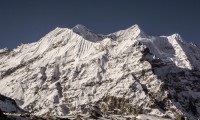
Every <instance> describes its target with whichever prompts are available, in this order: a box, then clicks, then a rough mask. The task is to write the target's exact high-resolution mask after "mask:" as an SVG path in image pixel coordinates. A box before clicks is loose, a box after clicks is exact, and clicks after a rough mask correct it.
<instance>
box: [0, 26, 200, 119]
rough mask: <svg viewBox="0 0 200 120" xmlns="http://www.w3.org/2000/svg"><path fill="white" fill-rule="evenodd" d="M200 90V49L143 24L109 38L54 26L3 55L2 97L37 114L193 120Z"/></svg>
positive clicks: (199, 112) (198, 110)
mask: <svg viewBox="0 0 200 120" xmlns="http://www.w3.org/2000/svg"><path fill="white" fill-rule="evenodd" d="M199 86H200V49H199V48H198V47H197V46H195V45H194V44H189V43H187V42H185V41H184V40H183V39H182V38H181V37H180V35H178V34H173V35H171V36H149V35H147V34H146V33H145V32H143V31H142V30H141V29H140V27H139V26H138V25H134V26H132V27H130V28H128V29H125V30H120V31H118V32H115V33H111V34H109V35H99V34H96V33H94V32H93V31H91V30H89V29H88V28H86V27H85V26H83V25H76V26H75V27H73V28H72V29H68V28H56V29H55V30H53V31H51V32H50V33H48V34H47V35H46V36H44V37H43V38H41V39H40V40H39V41H38V42H35V43H30V44H21V45H20V46H18V47H17V48H15V49H13V50H12V51H8V50H7V49H2V50H0V93H1V94H3V95H5V96H8V97H11V98H13V99H14V100H15V101H16V102H17V104H18V105H19V106H20V107H21V108H22V109H24V110H28V111H29V112H31V113H33V114H34V115H46V116H49V115H50V116H52V115H55V116H65V115H77V114H87V113H91V111H93V112H94V111H95V115H97V116H98V117H100V116H103V117H105V116H111V115H122V116H130V115H131V116H132V117H136V118H137V119H142V118H143V117H144V116H148V117H149V118H151V117H153V118H152V119H155V117H157V118H158V119H178V118H184V117H186V118H188V119H189V120H196V119H197V118H198V117H199V116H200V88H199Z"/></svg>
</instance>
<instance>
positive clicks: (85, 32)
mask: <svg viewBox="0 0 200 120" xmlns="http://www.w3.org/2000/svg"><path fill="white" fill-rule="evenodd" d="M72 31H73V32H75V33H76V34H78V35H80V36H82V37H83V38H84V39H86V40H89V41H92V42H95V41H99V40H100V39H101V38H102V37H101V36H100V35H97V34H96V33H94V32H93V31H92V30H90V29H88V28H87V27H85V26H84V25H81V24H77V25H75V26H74V27H73V28H72Z"/></svg>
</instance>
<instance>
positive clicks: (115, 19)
mask: <svg viewBox="0 0 200 120" xmlns="http://www.w3.org/2000/svg"><path fill="white" fill-rule="evenodd" d="M76 24H82V25H84V26H86V27H87V28H89V29H91V30H93V31H94V32H96V33H99V34H109V33H112V32H116V31H118V30H121V29H126V28H128V27H130V26H132V25H134V24H138V25H139V26H140V27H141V28H142V30H143V31H144V32H145V33H147V34H148V35H152V36H160V35H171V34H173V33H179V34H180V35H181V36H182V38H183V39H184V40H185V41H187V42H193V43H195V44H197V45H198V46H199V45H200V36H199V35H200V0H0V48H4V47H7V48H9V49H13V48H15V47H16V46H17V45H20V44H21V43H31V42H36V41H38V40H39V39H40V38H42V37H43V36H44V35H46V34H47V33H48V32H50V31H51V30H53V29H55V28H56V27H62V28H72V27H73V26H75V25H76Z"/></svg>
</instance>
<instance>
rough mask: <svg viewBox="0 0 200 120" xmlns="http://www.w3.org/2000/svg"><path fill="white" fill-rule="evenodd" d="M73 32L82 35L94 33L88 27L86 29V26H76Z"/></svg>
mask: <svg viewBox="0 0 200 120" xmlns="http://www.w3.org/2000/svg"><path fill="white" fill-rule="evenodd" d="M72 30H73V31H74V32H75V33H82V34H86V33H87V32H92V31H91V30H90V29H88V28H87V27H85V26H84V25H81V24H77V25H75V26H74V27H73V28H72Z"/></svg>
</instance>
